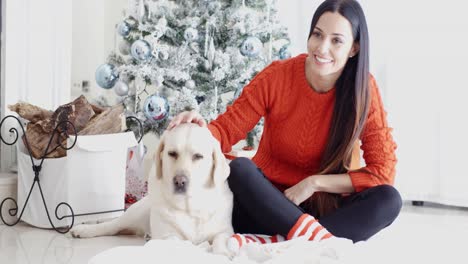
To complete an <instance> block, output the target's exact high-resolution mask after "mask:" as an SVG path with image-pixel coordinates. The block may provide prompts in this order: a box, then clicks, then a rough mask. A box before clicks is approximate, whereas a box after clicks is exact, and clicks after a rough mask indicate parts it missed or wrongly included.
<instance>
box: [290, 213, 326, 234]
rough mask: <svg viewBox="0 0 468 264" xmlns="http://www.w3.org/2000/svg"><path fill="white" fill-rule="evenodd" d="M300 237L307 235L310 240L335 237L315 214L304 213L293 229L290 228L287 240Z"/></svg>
mask: <svg viewBox="0 0 468 264" xmlns="http://www.w3.org/2000/svg"><path fill="white" fill-rule="evenodd" d="M298 237H306V238H307V240H310V241H322V240H324V239H327V238H331V237H333V235H332V234H331V233H330V232H328V230H327V229H326V228H325V227H323V226H322V225H321V224H320V223H319V222H318V220H317V219H315V218H314V217H313V216H311V215H309V214H303V215H301V216H300V217H299V219H298V220H297V222H296V224H294V226H293V227H292V228H291V230H289V233H288V236H287V237H286V238H287V240H291V239H294V238H298Z"/></svg>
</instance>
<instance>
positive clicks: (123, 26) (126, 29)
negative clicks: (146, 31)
mask: <svg viewBox="0 0 468 264" xmlns="http://www.w3.org/2000/svg"><path fill="white" fill-rule="evenodd" d="M117 32H118V33H119V35H120V36H122V37H126V36H128V34H130V25H129V24H127V22H125V21H122V22H120V23H119V25H118V26H117Z"/></svg>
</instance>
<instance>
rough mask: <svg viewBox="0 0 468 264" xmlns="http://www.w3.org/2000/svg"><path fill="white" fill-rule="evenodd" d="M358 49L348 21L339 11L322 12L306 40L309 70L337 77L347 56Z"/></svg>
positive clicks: (321, 74) (320, 74) (352, 54)
mask: <svg viewBox="0 0 468 264" xmlns="http://www.w3.org/2000/svg"><path fill="white" fill-rule="evenodd" d="M358 49H359V46H358V45H357V44H354V39H353V33H352V30H351V24H350V23H349V21H348V20H347V19H346V18H345V17H343V16H342V15H340V14H339V13H331V12H326V13H323V14H322V16H321V17H320V18H319V20H318V22H317V25H315V28H314V29H313V31H312V35H311V36H310V38H309V40H308V42H307V51H308V54H309V57H308V62H309V66H310V67H309V70H310V71H312V73H314V74H317V75H319V76H328V75H332V76H333V75H336V78H338V76H339V75H340V74H341V72H342V71H343V68H344V66H345V64H346V62H347V61H348V58H349V57H350V56H354V55H355V54H356V53H357V52H358Z"/></svg>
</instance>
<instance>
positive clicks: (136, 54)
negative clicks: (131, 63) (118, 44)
mask: <svg viewBox="0 0 468 264" xmlns="http://www.w3.org/2000/svg"><path fill="white" fill-rule="evenodd" d="M130 53H131V54H132V57H133V58H135V59H137V60H139V61H145V60H148V59H149V58H150V57H151V45H150V44H149V43H148V41H146V40H143V39H139V40H137V41H135V42H133V44H132V46H131V47H130Z"/></svg>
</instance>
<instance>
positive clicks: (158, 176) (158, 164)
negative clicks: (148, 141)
mask: <svg viewBox="0 0 468 264" xmlns="http://www.w3.org/2000/svg"><path fill="white" fill-rule="evenodd" d="M164 134H165V133H164ZM164 134H163V135H162V136H161V137H160V138H159V145H158V149H157V150H156V152H155V153H154V162H155V165H156V179H161V178H162V152H163V151H164V145H165V143H164V138H165V136H164Z"/></svg>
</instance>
